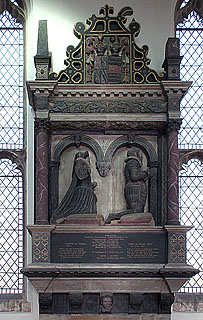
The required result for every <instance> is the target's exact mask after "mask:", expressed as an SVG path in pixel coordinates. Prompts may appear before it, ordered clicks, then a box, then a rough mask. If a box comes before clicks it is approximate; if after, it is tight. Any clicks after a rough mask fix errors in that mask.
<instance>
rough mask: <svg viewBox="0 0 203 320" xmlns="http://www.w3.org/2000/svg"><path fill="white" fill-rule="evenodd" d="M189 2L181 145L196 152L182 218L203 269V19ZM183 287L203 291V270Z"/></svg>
mask: <svg viewBox="0 0 203 320" xmlns="http://www.w3.org/2000/svg"><path fill="white" fill-rule="evenodd" d="M179 2H180V1H179ZM189 5H191V2H190V1H189V0H184V1H182V3H181V4H179V8H180V9H182V22H180V23H179V24H178V25H177V27H176V37H177V38H179V39H180V55H181V56H183V59H182V62H181V70H180V74H181V80H183V81H193V84H192V86H191V87H190V89H189V91H188V93H187V94H186V96H185V97H184V98H183V100H182V102H181V117H182V119H183V121H182V126H181V129H180V133H179V148H180V149H184V150H185V152H190V153H191V152H194V158H193V159H192V157H190V160H189V161H188V162H187V163H186V164H184V165H183V170H181V171H180V174H179V196H180V220H181V224H183V225H187V226H188V225H193V229H192V230H191V231H189V232H188V241H187V249H188V254H187V257H188V263H189V264H191V265H193V266H194V267H195V268H197V269H200V270H202V265H203V258H202V257H203V248H202V242H203V203H202V194H203V165H201V162H200V161H199V160H198V159H197V157H196V156H195V154H197V152H196V153H195V150H196V151H197V150H202V149H203V19H202V18H200V16H199V15H198V13H197V12H196V10H195V7H194V8H193V11H191V12H190V13H189V15H188V11H187V10H189V9H188V8H189ZM191 8H192V7H191ZM184 10H185V11H184ZM184 12H186V14H184ZM183 16H186V18H183ZM181 291H182V292H193V293H196V292H199V293H200V292H203V271H201V272H200V273H199V274H198V275H196V276H195V277H193V278H192V279H190V280H189V281H188V282H187V283H186V284H185V285H184V286H183V288H182V289H181Z"/></svg>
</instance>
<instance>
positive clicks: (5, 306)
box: [0, 297, 31, 312]
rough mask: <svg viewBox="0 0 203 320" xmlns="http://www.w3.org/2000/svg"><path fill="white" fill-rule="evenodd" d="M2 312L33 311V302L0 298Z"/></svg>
mask: <svg viewBox="0 0 203 320" xmlns="http://www.w3.org/2000/svg"><path fill="white" fill-rule="evenodd" d="M0 312H31V302H27V301H22V300H14V299H12V300H10V299H9V297H8V299H3V300H1V298H0Z"/></svg>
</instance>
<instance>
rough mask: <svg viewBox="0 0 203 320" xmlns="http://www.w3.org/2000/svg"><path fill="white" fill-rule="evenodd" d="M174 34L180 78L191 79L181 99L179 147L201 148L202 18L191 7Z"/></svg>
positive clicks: (202, 92)
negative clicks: (178, 48) (179, 61)
mask: <svg viewBox="0 0 203 320" xmlns="http://www.w3.org/2000/svg"><path fill="white" fill-rule="evenodd" d="M176 30H177V32H176V37H177V38H179V39H180V55H181V56H183V59H182V61H181V68H180V75H181V80H183V81H193V83H192V86H191V87H190V89H189V90H188V92H187V94H186V95H185V97H184V98H183V100H182V102H181V118H182V119H183V120H182V125H181V129H180V132H179V147H180V148H182V149H202V148H203V141H202V136H203V19H201V18H200V17H199V16H198V15H197V13H196V12H195V11H193V12H192V13H191V14H190V15H189V16H188V18H187V19H184V21H183V23H180V24H178V26H177V29H176Z"/></svg>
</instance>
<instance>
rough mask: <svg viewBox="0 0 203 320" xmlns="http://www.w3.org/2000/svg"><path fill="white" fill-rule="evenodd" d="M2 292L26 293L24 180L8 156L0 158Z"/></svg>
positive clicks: (0, 279) (0, 261)
mask: <svg viewBox="0 0 203 320" xmlns="http://www.w3.org/2000/svg"><path fill="white" fill-rule="evenodd" d="M0 235H1V241H0V293H1V294H21V293H22V292H23V276H22V274H21V273H20V269H22V267H23V182H22V173H21V172H20V170H19V169H17V167H16V164H14V163H12V161H11V160H9V159H0Z"/></svg>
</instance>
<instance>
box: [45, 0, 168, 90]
mask: <svg viewBox="0 0 203 320" xmlns="http://www.w3.org/2000/svg"><path fill="white" fill-rule="evenodd" d="M99 13H100V15H99V16H97V15H95V14H93V15H92V16H91V17H90V18H89V19H87V24H88V25H89V28H88V29H87V28H86V25H85V24H84V23H82V22H78V23H76V25H75V27H74V34H75V35H76V36H77V38H79V39H80V40H81V41H80V43H79V45H78V46H77V47H76V48H74V47H73V46H69V47H68V48H67V52H66V55H67V58H66V60H65V65H66V66H67V68H66V69H65V70H62V71H61V72H60V73H59V74H58V75H57V74H56V73H52V74H51V75H50V76H49V79H53V80H58V82H63V83H74V84H77V83H78V84H79V83H80V84H87V83H90V84H101V83H111V84H122V83H123V84H127V83H129V84H133V83H135V84H140V83H154V82H159V81H160V80H161V79H163V76H161V75H158V74H157V73H156V72H155V71H153V70H151V69H150V68H149V67H148V65H149V63H150V59H149V58H147V54H148V47H147V46H143V47H142V48H139V47H138V46H137V45H136V44H135V37H137V36H138V34H139V32H140V25H139V23H138V22H136V21H135V20H134V19H133V20H132V21H131V22H130V24H129V25H128V27H127V28H126V26H125V23H126V21H127V18H126V17H127V16H130V15H132V14H133V10H132V9H131V8H130V7H124V8H123V9H121V10H120V11H119V13H118V14H117V16H113V13H114V9H113V8H112V7H110V6H108V5H106V6H104V7H102V8H101V9H100V11H99Z"/></svg>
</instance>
